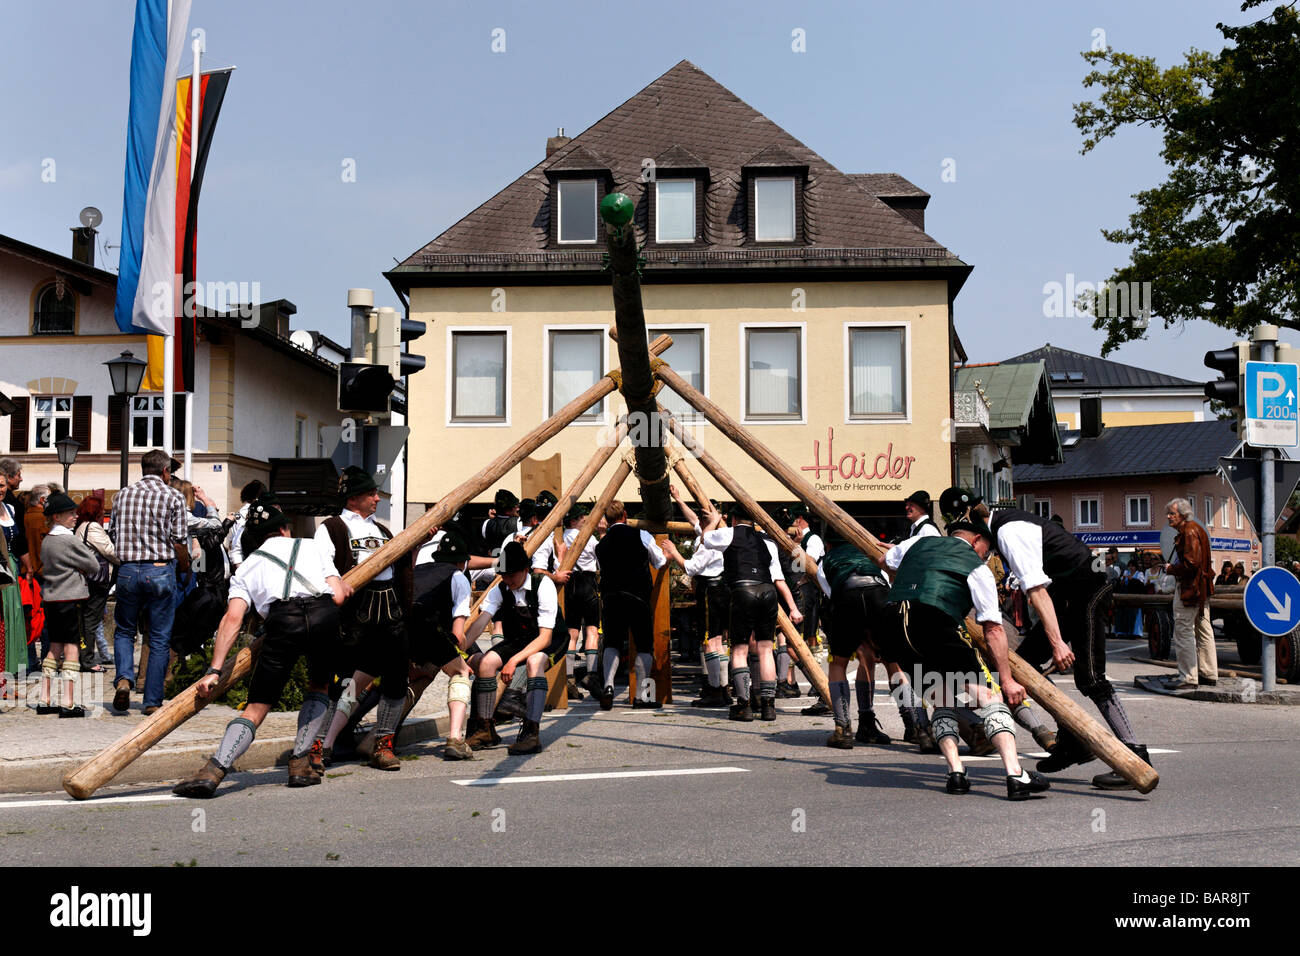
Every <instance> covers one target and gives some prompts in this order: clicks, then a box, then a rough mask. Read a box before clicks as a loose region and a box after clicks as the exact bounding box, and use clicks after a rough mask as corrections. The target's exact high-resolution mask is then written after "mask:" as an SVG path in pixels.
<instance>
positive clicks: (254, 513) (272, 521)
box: [248, 494, 289, 531]
mask: <svg viewBox="0 0 1300 956" xmlns="http://www.w3.org/2000/svg"><path fill="white" fill-rule="evenodd" d="M279 505H280V502H279V500H278V499H277V498H276V497H275V495H272V494H264V495H262V496H261V497H259V498H258V499H257V500H256V501H254V502H253V503H252V504H251V505H249V506H248V527H249V528H256V529H258V530H260V531H266V530H272V531H273V530H277V529H279V528H282V527H284V526H285V525H287V524H289V517H288V515H286V514H285V513H284V512H283V511H281V510H280V507H279Z"/></svg>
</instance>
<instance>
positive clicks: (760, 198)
mask: <svg viewBox="0 0 1300 956" xmlns="http://www.w3.org/2000/svg"><path fill="white" fill-rule="evenodd" d="M794 237H795V231H794V177H793V176H779V177H755V179H754V238H755V239H757V240H758V241H759V242H793V241H794Z"/></svg>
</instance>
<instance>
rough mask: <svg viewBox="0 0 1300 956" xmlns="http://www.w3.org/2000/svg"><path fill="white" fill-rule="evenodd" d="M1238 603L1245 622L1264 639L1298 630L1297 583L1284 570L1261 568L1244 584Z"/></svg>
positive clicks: (1299, 597) (1299, 600)
mask: <svg viewBox="0 0 1300 956" xmlns="http://www.w3.org/2000/svg"><path fill="white" fill-rule="evenodd" d="M1241 600H1242V604H1243V605H1245V609H1246V618H1247V619H1248V620H1249V621H1250V623H1251V625H1252V626H1253V627H1254V628H1255V630H1257V631H1259V633H1261V634H1263V635H1265V636H1266V637H1269V638H1274V637H1281V636H1282V635H1283V634H1290V633H1291V632H1292V631H1293V630H1295V629H1296V627H1298V626H1300V581H1297V580H1296V576H1295V575H1294V574H1292V573H1291V572H1290V571H1288V570H1287V569H1286V568H1260V569H1259V571H1257V572H1256V573H1255V574H1253V575H1252V576H1251V578H1250V580H1249V581H1247V582H1246V590H1245V591H1244V592H1243V593H1242V596H1241Z"/></svg>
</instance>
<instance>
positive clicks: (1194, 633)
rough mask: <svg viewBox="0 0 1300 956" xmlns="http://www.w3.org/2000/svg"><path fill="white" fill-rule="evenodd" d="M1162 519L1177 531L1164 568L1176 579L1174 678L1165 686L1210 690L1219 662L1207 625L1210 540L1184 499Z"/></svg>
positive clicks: (1211, 582) (1211, 589)
mask: <svg viewBox="0 0 1300 956" xmlns="http://www.w3.org/2000/svg"><path fill="white" fill-rule="evenodd" d="M1165 516H1166V517H1167V518H1168V519H1169V525H1170V527H1172V528H1173V529H1174V530H1175V531H1177V532H1178V537H1177V538H1175V539H1174V563H1173V564H1169V565H1166V566H1165V568H1166V570H1167V571H1169V573H1171V574H1173V575H1174V576H1175V577H1176V578H1177V579H1178V597H1176V598H1175V599H1174V641H1173V644H1174V655H1175V656H1176V657H1177V659H1178V676H1177V677H1171V678H1169V679H1168V681H1167V682H1166V686H1167V687H1168V688H1169V689H1170V690H1195V689H1196V688H1197V686H1198V684H1208V685H1209V686H1211V687H1213V686H1214V684H1215V683H1216V682H1217V681H1218V677H1219V660H1218V652H1217V651H1216V649H1215V646H1214V630H1213V628H1212V627H1211V626H1210V595H1211V594H1213V593H1214V569H1213V567H1212V566H1211V564H1210V537H1209V535H1207V534H1206V533H1205V529H1204V528H1202V527H1201V526H1200V525H1199V524H1197V523H1196V522H1195V521H1193V520H1192V506H1191V504H1190V503H1189V502H1188V501H1187V499H1186V498H1175V499H1174V500H1173V501H1171V502H1169V504H1168V505H1166V506H1165Z"/></svg>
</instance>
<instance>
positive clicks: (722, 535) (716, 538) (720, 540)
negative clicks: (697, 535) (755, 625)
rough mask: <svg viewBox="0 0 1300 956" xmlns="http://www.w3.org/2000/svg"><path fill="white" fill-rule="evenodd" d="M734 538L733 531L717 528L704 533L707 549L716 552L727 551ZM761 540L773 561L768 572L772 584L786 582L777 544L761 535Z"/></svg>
mask: <svg viewBox="0 0 1300 956" xmlns="http://www.w3.org/2000/svg"><path fill="white" fill-rule="evenodd" d="M754 533H755V534H758V532H757V531H755V532H754ZM732 537H733V529H731V528H716V529H714V530H713V531H706V532H705V533H704V536H703V540H704V545H705V547H709V548H713V549H714V550H715V551H718V552H722V551H726V550H727V548H729V547H731V539H732ZM759 540H760V541H762V542H763V543H764V544H765V545H767V554H768V557H769V558H770V559H771V563H770V564H769V565H768V568H767V572H768V574H770V575H771V576H772V583H773V584H775V583H776V582H777V581H784V580H785V573H784V572H783V571H782V570H781V562H780V560H778V558H777V554H776V542H775V541H773V540H772V539H771V538H766V537H762V536H761V535H760V537H759Z"/></svg>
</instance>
